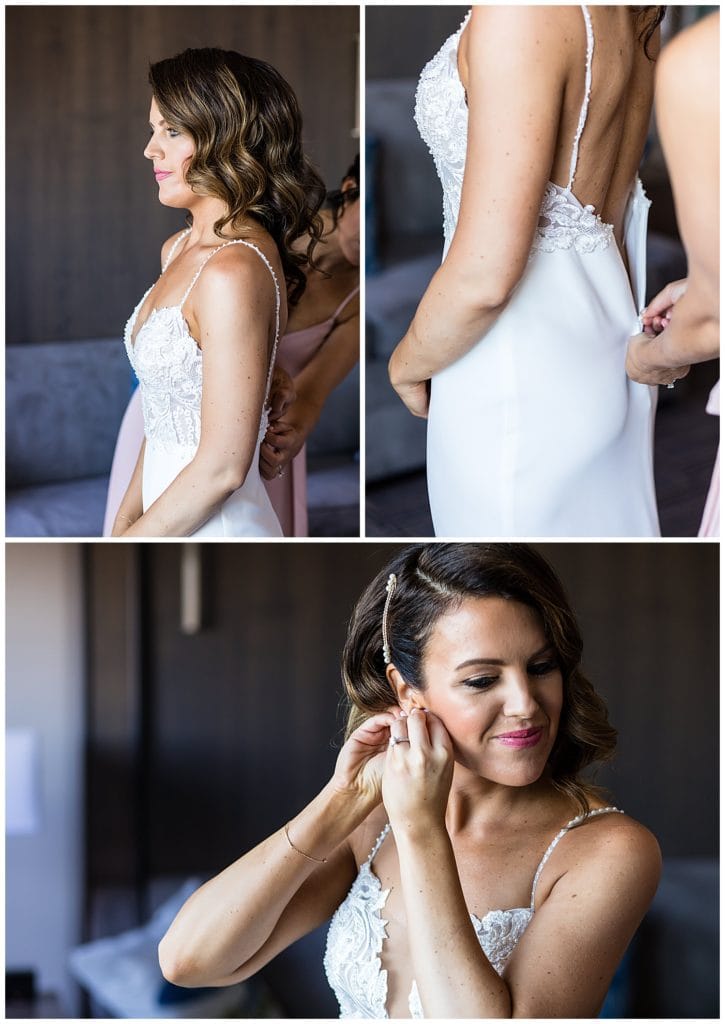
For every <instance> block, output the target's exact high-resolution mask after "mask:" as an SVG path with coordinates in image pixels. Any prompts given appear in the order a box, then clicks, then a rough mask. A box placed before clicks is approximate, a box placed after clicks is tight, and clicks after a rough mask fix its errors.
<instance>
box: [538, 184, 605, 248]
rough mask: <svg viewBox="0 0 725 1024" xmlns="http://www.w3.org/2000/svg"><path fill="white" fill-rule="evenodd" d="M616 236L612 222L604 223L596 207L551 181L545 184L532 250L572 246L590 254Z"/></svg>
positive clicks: (603, 246)
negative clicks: (582, 201)
mask: <svg viewBox="0 0 725 1024" xmlns="http://www.w3.org/2000/svg"><path fill="white" fill-rule="evenodd" d="M613 237H614V229H613V228H612V225H611V224H605V223H604V221H603V220H602V219H601V217H599V216H598V215H597V214H596V213H595V212H594V207H593V206H582V205H581V203H580V202H579V201H578V199H576V198H575V196H574V195H573V194H572V193H571V192H569V191H568V190H567V189H564V188H561V187H560V186H558V185H554V184H553V183H551V182H550V183H549V184H548V185H547V186H546V190H545V192H544V200H543V202H542V204H541V211H540V213H539V223H538V224H537V226H536V233H535V235H534V241H533V244H532V247H531V252H532V253H535V252H555V251H556V250H557V249H572V248H574V249H576V251H577V252H579V253H589V252H594V251H595V250H596V249H606V248H607V246H608V245H609V244H610V243H611V241H612V239H613Z"/></svg>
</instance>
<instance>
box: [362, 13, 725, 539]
mask: <svg viewBox="0 0 725 1024" xmlns="http://www.w3.org/2000/svg"><path fill="white" fill-rule="evenodd" d="M715 9H716V8H715V7H714V6H712V5H710V6H703V5H697V4H693V5H691V6H689V5H688V6H675V7H668V8H667V14H666V16H665V20H664V22H663V24H662V40H663V43H666V42H667V41H668V40H669V39H671V38H672V37H673V36H674V35H675V34H676V33H677V32H679V31H680V30H681V29H682V28H685V27H686V26H687V25H690V24H692V23H693V22H694V21H696V20H697V19H698V18H700V17H702V16H703V15H704V14H707V13H709V12H710V11H713V10H715ZM468 10H469V8H468V7H461V6H452V7H449V6H427V7H426V6H423V7H399V6H385V7H381V6H377V7H376V6H372V7H368V8H366V11H365V19H366V20H365V24H366V37H365V39H366V41H365V52H366V68H365V79H366V85H365V104H366V105H365V152H366V157H367V165H366V166H367V178H366V181H367V185H366V218H365V219H366V246H367V248H366V272H367V278H366V302H365V310H366V325H365V344H366V358H367V369H366V399H365V402H366V463H365V467H366V477H367V496H366V517H367V526H366V533H367V535H368V536H371V537H426V536H430V535H431V534H432V530H433V526H432V522H431V519H430V514H429V511H428V499H427V490H426V481H425V421H424V420H421V419H416V418H415V417H414V416H411V415H410V413H408V411H407V410H406V409H405V407H404V406H403V404H402V402H401V401H400V399H399V398H398V397H397V395H396V394H395V392H394V391H393V390H392V388H391V386H390V382H389V380H388V373H387V364H388V359H389V358H390V355H391V353H392V351H393V349H394V348H395V346H396V345H397V343H398V342H399V341H400V340H401V338H402V337H403V335H404V334H405V332H406V330H407V329H408V325H409V324H410V321H411V320H412V318H413V315H414V313H415V310H416V308H417V305H418V302H419V300H420V298H421V296H422V295H423V292H424V291H425V289H426V287H427V285H428V282H429V281H430V279H431V277H432V276H433V274H434V273H435V271H436V269H437V268H438V267H439V266H440V261H441V253H442V249H443V215H442V202H443V200H442V192H441V185H440V182H439V180H438V177H437V176H436V172H435V167H434V165H433V160H432V158H431V156H430V153H429V152H428V149H427V147H426V145H425V143H424V142H423V141H422V139H421V138H420V135H419V134H418V129H417V128H416V125H415V122H414V121H413V109H414V106H415V89H416V86H417V83H418V76H419V75H420V72H421V71H422V69H423V67H424V65H425V64H427V62H428V61H429V60H430V59H431V57H433V56H434V54H435V53H437V51H438V50H439V49H440V47H441V45H442V43H443V41H444V40H445V39H447V37H448V36H449V35H451V33H453V32H456V31H457V30H458V28H459V26H460V24H461V22H462V21H463V19H464V18H465V16H466V14H467V13H468ZM390 39H395V46H394V47H393V46H390V42H389V41H390ZM640 176H641V178H642V181H643V183H644V186H645V189H646V191H647V194H648V195H649V197H650V199H651V200H652V207H651V209H650V217H649V237H648V242H647V277H648V281H647V299H648V301H649V299H651V298H653V297H654V295H656V294H657V292H658V291H659V290H660V289H661V288H663V287H664V285H666V284H667V283H669V282H670V281H673V280H676V279H678V278H681V277H684V276H685V275H686V270H687V264H686V260H685V255H684V251H683V249H682V245H681V243H680V239H679V235H678V232H677V225H676V222H675V214H674V207H673V201H672V192H671V190H670V184H669V179H668V175H667V168H666V167H665V163H664V158H663V156H662V150H661V148H660V144H659V139H658V137H657V128H656V124H655V123H654V120H653V123H652V126H651V129H650V134H649V138H648V141H647V146H646V150H645V155H644V159H643V161H642V165H641V167H640ZM717 375H718V370H717V366H716V364H715V363H714V362H713V363H702V364H700V365H697V366H693V368H692V370H691V372H690V374H689V376H688V377H687V378H686V379H685V380H683V381H680V382H679V383H678V385H677V387H676V388H675V389H674V391H667V390H666V389H664V388H660V396H659V407H658V413H657V425H656V431H655V480H656V485H657V498H658V504H659V512H660V522H661V527H662V533H663V535H664V536H666V537H667V536H670V537H688V536H695V535H696V534H697V529H698V526H699V524H700V519H701V517H702V511H703V508H704V505H705V496H706V494H707V489H708V486H709V483H710V476H711V474H712V466H713V462H714V459H715V452H716V451H717V443H718V435H719V426H718V421H717V418H715V417H713V416H708V415H707V414H706V413H705V404H706V402H707V397H708V394H709V391H710V388H711V387H712V386H713V384H714V383H715V381H716V380H717Z"/></svg>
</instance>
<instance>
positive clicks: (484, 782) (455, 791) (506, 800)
mask: <svg viewBox="0 0 725 1024" xmlns="http://www.w3.org/2000/svg"><path fill="white" fill-rule="evenodd" d="M554 795H555V794H554V792H553V790H552V786H551V783H550V782H549V781H548V780H547V779H545V778H541V779H539V780H538V781H537V782H534V783H532V784H531V785H530V786H504V785H502V784H501V783H498V782H492V781H491V780H490V779H483V778H481V777H480V776H479V775H475V774H473V772H470V771H468V769H466V768H463V767H462V766H461V765H460V764H456V767H455V771H454V773H453V783H452V785H451V791H450V795H449V797H448V807H447V809H446V827H447V829H448V832H449V834H450V835H455V834H456V833H458V832H464V831H470V830H478V829H482V830H486V831H488V830H489V829H490V828H491V827H494V826H498V825H499V824H500V823H501V822H502V821H510V820H512V819H513V818H515V817H516V818H517V817H519V816H521V815H522V814H525V813H526V812H527V811H528V810H529V809H531V808H533V807H534V806H535V805H536V806H538V807H541V804H542V801H548V800H550V799H551V798H552V796H554Z"/></svg>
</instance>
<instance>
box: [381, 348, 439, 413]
mask: <svg viewBox="0 0 725 1024" xmlns="http://www.w3.org/2000/svg"><path fill="white" fill-rule="evenodd" d="M403 345H404V340H403V342H401V343H400V345H398V347H397V348H396V349H395V351H394V352H393V354H392V356H391V357H390V362H389V363H388V376H389V377H390V383H391V384H392V385H393V388H394V390H395V391H396V392H397V394H398V397H399V398H400V399H401V401H402V402H403V404H404V405H405V407H406V408H407V409H408V411H409V412H412V413H413V415H414V416H420V417H421V418H422V419H426V418H427V416H428V405H429V403H430V380H416V379H415V374H414V372H413V368H412V367H411V366H409V365H408V364H407V363H406V362H405V360H404V357H403V356H401V349H402V347H403Z"/></svg>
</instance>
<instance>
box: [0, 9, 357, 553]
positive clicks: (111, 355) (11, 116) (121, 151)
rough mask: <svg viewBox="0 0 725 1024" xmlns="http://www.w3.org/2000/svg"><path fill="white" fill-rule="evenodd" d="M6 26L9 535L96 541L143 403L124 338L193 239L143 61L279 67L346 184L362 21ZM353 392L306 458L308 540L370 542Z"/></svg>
mask: <svg viewBox="0 0 725 1024" xmlns="http://www.w3.org/2000/svg"><path fill="white" fill-rule="evenodd" d="M5 26H6V98H7V104H6V148H5V153H6V182H7V204H6V219H7V223H6V231H7V260H6V266H7V283H6V339H7V353H6V392H5V401H6V483H7V492H8V493H7V516H6V533H7V534H8V535H9V536H56V537H58V536H61V537H62V536H68V537H82V536H100V534H101V527H102V522H103V509H104V504H105V497H106V485H107V479H108V474H109V471H110V466H111V458H112V455H113V448H114V444H115V440H116V434H117V431H118V426H119V424H120V421H121V417H122V415H123V411H124V409H125V407H126V403H127V402H128V399H129V397H130V394H131V371H130V367H129V365H128V360H127V358H126V355H125V352H124V348H123V344H122V343H121V338H122V332H123V327H124V324H125V322H126V320H127V319H128V317H129V316H130V315H131V312H132V311H133V308H134V306H135V305H136V303H137V302H138V300H139V298H140V297H141V295H143V293H144V292H145V291H146V289H147V288H148V287H149V285H150V284H151V283H152V282H153V281H155V280H156V278H157V277H158V274H159V253H160V250H161V245H162V243H163V242H164V241H165V239H166V238H168V237H169V235H170V234H172V233H173V232H174V231H177V230H179V228H181V227H183V226H184V216H185V214H184V211H181V210H173V209H170V208H167V207H164V206H161V204H160V203H159V202H158V199H157V190H156V188H155V185H154V182H153V178H152V176H151V171H150V165H149V163H148V161H147V160H146V159H145V158H144V156H143V150H144V147H145V145H146V143H147V140H148V111H149V104H150V89H149V85H148V66H149V64H150V63H151V62H153V61H157V60H161V59H163V58H165V57H170V56H172V55H174V54H176V53H179V52H180V51H182V50H184V49H186V48H187V47H202V46H218V47H221V48H223V49H236V50H239V51H241V52H242V53H245V54H249V55H251V56H254V57H258V58H261V59H263V60H266V61H268V62H269V63H271V64H272V65H274V66H275V67H276V68H277V69H278V70H279V71H280V72H281V73H282V75H283V76H284V77H285V78H286V79H287V80H288V82H289V83H290V85H291V86H292V88H293V89H294V90H295V92H296V94H297V97H298V99H299V102H300V107H301V110H302V114H303V119H304V133H303V135H304V143H305V146H306V149H307V152H308V155H309V156H310V157H311V159H312V160H313V162H314V163H315V164H316V165H317V167H318V168H319V170H320V172H321V174H322V177H323V179H324V181H325V183H326V185H327V187H328V189H336V188H338V187H339V185H340V181H341V179H342V176H343V175H344V173H345V171H346V169H347V168H348V167H349V166H350V164H351V163H352V160H353V158H354V156H355V153H356V152H357V151H358V147H359V138H358V122H357V113H356V103H357V98H358V96H357V93H358V87H357V77H358V52H357V47H358V33H359V9H358V8H357V7H353V6H348V7H334V6H330V7H327V6H326V7H324V8H321V7H312V6H305V5H298V4H295V5H292V6H286V7H285V6H266V5H265V6H254V5H252V6H243V7H240V6H231V7H214V6H191V7H189V6H187V7H176V6H170V7H156V6H133V7H115V6H111V7H106V6H104V7H94V6H90V7H73V6H71V7H52V6H51V7H39V6H30V7H28V6H20V7H12V8H9V9H8V11H7V17H6V22H5ZM358 381H359V378H358V374H357V370H355V371H354V372H353V373H351V374H350V376H349V377H348V379H347V380H345V381H344V382H343V383H342V384H341V385H340V387H339V388H338V389H337V390H336V392H335V393H334V394H333V395H332V396H331V397H330V399H329V400H328V402H327V404H326V406H325V410H324V412H323V414H322V417H321V419H320V421H319V423H318V426H317V428H316V430H315V432H314V434H313V436H312V438H311V439H310V443H309V445H308V456H309V467H310V477H309V498H310V503H311V506H312V508H311V524H310V528H311V531H312V532H313V533H322V534H325V533H328V532H333V533H335V534H336V535H338V536H344V535H355V536H357V534H358V533H359V529H358V516H359V512H358V502H359V479H358V478H359V463H358V461H357V460H356V454H357V450H358V445H359V439H358V418H359V413H358V409H359V404H358V402H359V400H358V392H359V383H358ZM331 518H332V520H333V521H334V528H331V527H330V522H329V520H330V519H331Z"/></svg>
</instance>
